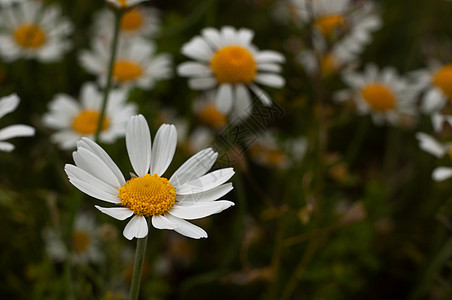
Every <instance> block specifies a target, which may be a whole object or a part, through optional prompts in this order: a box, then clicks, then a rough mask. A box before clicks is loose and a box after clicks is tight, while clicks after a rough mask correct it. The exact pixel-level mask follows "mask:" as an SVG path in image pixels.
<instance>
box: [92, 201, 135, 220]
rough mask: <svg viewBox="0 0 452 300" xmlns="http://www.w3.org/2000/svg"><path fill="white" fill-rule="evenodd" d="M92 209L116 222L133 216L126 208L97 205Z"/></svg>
mask: <svg viewBox="0 0 452 300" xmlns="http://www.w3.org/2000/svg"><path fill="white" fill-rule="evenodd" d="M94 207H95V208H97V209H98V210H100V211H101V212H103V213H104V214H106V215H109V216H110V217H112V218H115V219H116V220H121V221H122V220H125V219H127V218H129V217H131V216H132V215H133V211H131V210H130V209H128V208H127V207H100V206H98V205H94Z"/></svg>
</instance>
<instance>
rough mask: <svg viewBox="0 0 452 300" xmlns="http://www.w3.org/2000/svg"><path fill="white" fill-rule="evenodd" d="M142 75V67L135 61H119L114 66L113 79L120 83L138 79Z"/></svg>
mask: <svg viewBox="0 0 452 300" xmlns="http://www.w3.org/2000/svg"><path fill="white" fill-rule="evenodd" d="M142 73H143V70H142V69H141V67H140V65H139V64H137V63H136V62H134V61H129V60H117V61H116V62H115V65H114V66H113V77H114V78H115V79H116V80H117V81H119V82H125V81H129V80H134V79H137V78H138V77H140V76H141V74H142Z"/></svg>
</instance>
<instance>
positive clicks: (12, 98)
mask: <svg viewBox="0 0 452 300" xmlns="http://www.w3.org/2000/svg"><path fill="white" fill-rule="evenodd" d="M19 102H20V100H19V97H17V95H16V94H12V95H9V96H6V97H3V98H0V119H1V118H2V117H3V116H4V115H6V114H8V113H10V112H12V111H14V110H15V109H16V108H17V106H18V105H19ZM34 134H35V129H34V128H33V127H31V126H27V125H10V126H8V127H5V128H3V129H0V151H7V152H10V151H12V150H14V145H13V144H11V143H8V142H5V140H7V139H10V138H14V137H19V136H32V135H34Z"/></svg>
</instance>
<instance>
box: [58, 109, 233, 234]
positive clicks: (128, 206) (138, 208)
mask: <svg viewBox="0 0 452 300" xmlns="http://www.w3.org/2000/svg"><path fill="white" fill-rule="evenodd" d="M153 143H154V144H153V145H152V149H151V134H150V131H149V127H148V124H147V122H146V120H145V119H144V117H143V116H142V115H138V116H133V117H132V118H130V120H129V122H128V124H127V133H126V145H127V152H128V154H129V158H130V161H131V164H132V167H133V169H134V171H135V173H136V174H133V175H132V178H131V179H130V180H128V181H126V180H125V179H124V176H123V175H122V173H121V171H120V170H119V168H118V166H117V165H116V164H115V163H114V162H113V160H112V159H111V158H110V156H109V155H108V154H107V153H106V152H105V151H104V150H103V149H102V148H101V147H100V146H99V145H97V144H96V143H95V142H93V141H92V140H90V139H88V138H83V139H82V140H81V141H79V142H77V151H76V152H74V154H73V156H74V161H75V165H70V164H67V165H66V166H65V171H66V174H67V175H68V177H69V180H70V182H71V183H72V184H73V185H74V186H75V187H77V188H78V189H79V190H81V191H82V192H84V193H86V194H88V195H90V196H92V197H94V198H97V199H99V200H102V201H106V202H109V203H112V204H116V205H117V206H116V207H100V206H97V205H96V208H97V209H99V210H100V211H101V212H103V213H105V214H107V215H109V216H111V217H113V218H115V219H118V220H125V219H127V218H130V217H132V216H133V217H132V219H131V220H130V221H129V222H128V224H127V225H126V227H125V228H124V232H123V234H124V236H125V237H126V238H127V239H129V240H131V239H133V238H134V237H136V238H143V237H145V236H146V235H147V234H148V221H147V220H146V219H147V218H148V219H152V225H153V226H154V227H155V228H158V229H171V230H175V231H177V232H179V233H180V234H182V235H185V236H188V237H191V238H196V239H198V238H205V237H207V233H206V232H205V231H204V230H203V229H202V228H200V227H198V226H196V225H193V224H191V223H189V222H187V221H186V220H193V219H199V218H204V217H206V216H210V215H212V214H216V213H219V212H221V211H223V210H225V209H227V208H229V207H231V206H233V205H234V203H233V202H231V201H227V200H217V199H219V198H220V197H222V196H224V195H225V194H227V193H228V192H229V191H231V190H232V184H231V183H225V182H226V181H228V180H229V179H230V178H231V177H232V176H233V175H234V171H233V169H232V168H224V169H219V170H216V171H213V172H211V173H207V171H208V170H209V169H210V168H211V167H212V165H213V164H214V163H215V161H216V159H217V156H218V154H217V153H215V152H214V151H213V150H212V149H210V148H208V149H205V150H202V151H200V152H198V153H197V154H195V155H193V156H192V157H191V158H190V159H188V160H187V161H186V162H185V163H184V164H183V165H182V166H181V167H180V168H179V169H177V170H176V172H175V173H174V174H173V175H172V176H171V177H170V179H169V180H168V179H166V178H165V177H161V176H162V175H163V173H165V171H166V169H167V168H168V166H169V165H170V163H171V161H172V159H173V156H174V152H175V151H176V144H177V132H176V129H175V127H174V126H173V125H168V124H164V125H162V126H160V128H159V130H158V131H157V134H156V136H155V138H154V141H153ZM206 173H207V174H206Z"/></svg>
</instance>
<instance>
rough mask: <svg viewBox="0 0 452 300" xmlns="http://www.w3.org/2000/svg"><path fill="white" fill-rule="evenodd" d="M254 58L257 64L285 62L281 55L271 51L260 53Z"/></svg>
mask: <svg viewBox="0 0 452 300" xmlns="http://www.w3.org/2000/svg"><path fill="white" fill-rule="evenodd" d="M255 58H256V61H257V62H258V63H282V62H284V61H285V58H284V56H283V55H282V54H281V53H279V52H276V51H271V50H265V51H260V52H258V53H257V54H256V57H255Z"/></svg>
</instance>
